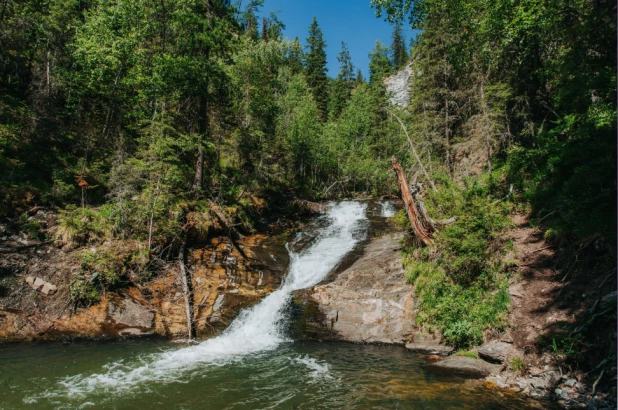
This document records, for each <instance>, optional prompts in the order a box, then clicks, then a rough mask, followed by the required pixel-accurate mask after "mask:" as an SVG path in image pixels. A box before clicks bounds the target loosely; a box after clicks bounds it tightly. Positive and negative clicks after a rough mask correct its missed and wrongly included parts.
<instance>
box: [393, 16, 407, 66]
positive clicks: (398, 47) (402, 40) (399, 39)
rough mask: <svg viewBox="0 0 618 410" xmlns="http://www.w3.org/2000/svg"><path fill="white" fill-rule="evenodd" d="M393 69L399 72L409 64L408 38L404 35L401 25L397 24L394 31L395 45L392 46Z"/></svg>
mask: <svg viewBox="0 0 618 410" xmlns="http://www.w3.org/2000/svg"><path fill="white" fill-rule="evenodd" d="M391 54H392V61H393V68H394V69H395V70H399V69H401V68H403V66H404V65H406V63H407V62H408V50H407V46H406V37H405V36H404V34H403V31H402V28H401V24H395V27H394V29H393V43H392V44H391Z"/></svg>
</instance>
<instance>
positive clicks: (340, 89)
mask: <svg viewBox="0 0 618 410" xmlns="http://www.w3.org/2000/svg"><path fill="white" fill-rule="evenodd" d="M337 61H339V64H340V67H341V68H340V69H339V75H338V76H337V80H335V83H334V86H333V88H332V95H331V104H330V111H331V113H330V114H331V116H332V117H334V118H337V117H338V116H339V114H340V113H341V111H342V110H343V107H345V106H346V104H347V102H348V100H349V99H350V96H351V95H352V88H354V80H355V79H354V65H353V64H352V57H351V56H350V51H349V50H348V47H347V45H346V43H345V42H343V41H342V42H341V52H340V53H339V56H338V57H337Z"/></svg>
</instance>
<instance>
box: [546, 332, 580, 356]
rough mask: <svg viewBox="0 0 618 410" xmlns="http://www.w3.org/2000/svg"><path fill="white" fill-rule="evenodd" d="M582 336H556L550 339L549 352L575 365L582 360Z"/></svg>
mask: <svg viewBox="0 0 618 410" xmlns="http://www.w3.org/2000/svg"><path fill="white" fill-rule="evenodd" d="M583 339H584V338H583V336H582V335H579V334H578V335H574V336H566V335H561V336H556V337H553V338H552V339H551V351H552V353H553V354H555V355H560V356H564V357H565V359H566V360H567V361H570V362H575V363H577V362H578V361H580V360H581V359H582V351H583V349H582V345H583V343H584V340H583Z"/></svg>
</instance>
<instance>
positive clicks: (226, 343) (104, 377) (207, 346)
mask: <svg viewBox="0 0 618 410" xmlns="http://www.w3.org/2000/svg"><path fill="white" fill-rule="evenodd" d="M365 207H366V204H362V203H359V202H341V203H338V204H333V205H332V206H330V207H329V209H328V211H327V218H328V220H329V223H328V225H327V226H325V227H323V228H321V229H320V231H319V235H318V237H317V239H316V241H315V242H314V243H313V245H312V246H311V247H309V248H308V249H307V250H305V251H304V252H302V253H300V254H296V253H293V252H291V251H290V257H291V263H290V268H289V271H288V274H287V277H286V279H285V281H284V282H283V284H282V285H281V287H280V288H279V289H278V290H276V291H274V292H273V293H271V294H270V295H268V296H266V297H265V298H264V299H263V300H262V301H261V302H260V303H258V304H257V305H255V306H253V307H252V308H250V309H245V310H243V311H242V312H241V313H240V315H239V316H238V317H237V318H236V319H235V320H234V321H233V322H232V324H231V325H230V326H229V328H228V329H227V330H226V331H225V332H224V333H223V334H221V335H220V336H218V337H216V338H213V339H209V340H206V341H204V342H202V343H200V344H198V345H195V346H190V347H185V348H181V349H178V350H174V351H168V352H164V353H159V354H154V355H151V356H150V357H148V358H145V359H142V361H143V362H142V364H141V365H139V366H136V365H133V366H129V365H126V364H124V363H122V362H117V363H112V364H109V365H106V366H105V368H104V369H103V372H101V373H98V374H92V375H81V374H80V375H75V376H71V377H66V378H64V379H63V380H61V381H60V383H61V384H62V385H63V386H64V387H65V388H66V389H67V390H68V392H69V394H73V393H88V392H92V391H94V390H99V389H103V390H109V389H112V390H117V391H121V390H127V389H131V388H132V386H134V385H135V384H138V383H141V382H147V381H155V382H173V381H177V380H179V379H180V378H181V377H182V375H183V374H184V373H185V372H187V371H190V370H192V369H194V368H196V367H197V366H198V365H199V364H212V365H216V366H222V365H225V364H227V363H230V362H234V361H237V360H241V359H242V358H243V357H245V356H247V355H250V354H255V353H260V352H265V351H270V350H273V349H275V348H277V347H278V346H279V345H281V344H282V343H284V342H286V341H288V339H287V338H286V336H285V334H284V324H285V323H284V321H285V318H284V313H285V312H284V310H285V306H286V304H287V303H288V301H289V298H290V296H291V294H292V292H293V291H295V290H297V289H303V288H307V287H310V286H313V285H316V284H317V283H319V282H320V281H321V280H322V279H324V278H325V277H326V276H327V275H328V273H329V272H330V271H331V269H333V268H334V267H335V266H336V265H337V263H338V262H339V261H340V260H341V259H342V258H343V257H344V256H345V255H346V254H347V253H348V252H350V251H351V250H352V249H353V248H354V246H355V245H356V244H357V243H358V241H359V240H361V239H363V232H364V230H363V229H362V227H361V225H362V224H361V222H362V221H364V220H365V219H366V215H365ZM359 231H360V232H359ZM359 233H360V234H359ZM290 248H291V247H290Z"/></svg>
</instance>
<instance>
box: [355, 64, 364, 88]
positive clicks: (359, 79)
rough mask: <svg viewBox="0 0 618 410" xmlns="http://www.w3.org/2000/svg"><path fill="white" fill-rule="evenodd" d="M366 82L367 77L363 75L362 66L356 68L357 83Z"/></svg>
mask: <svg viewBox="0 0 618 410" xmlns="http://www.w3.org/2000/svg"><path fill="white" fill-rule="evenodd" d="M364 82H365V77H363V72H362V71H361V69H360V68H357V69H356V85H360V84H363V83H364Z"/></svg>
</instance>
